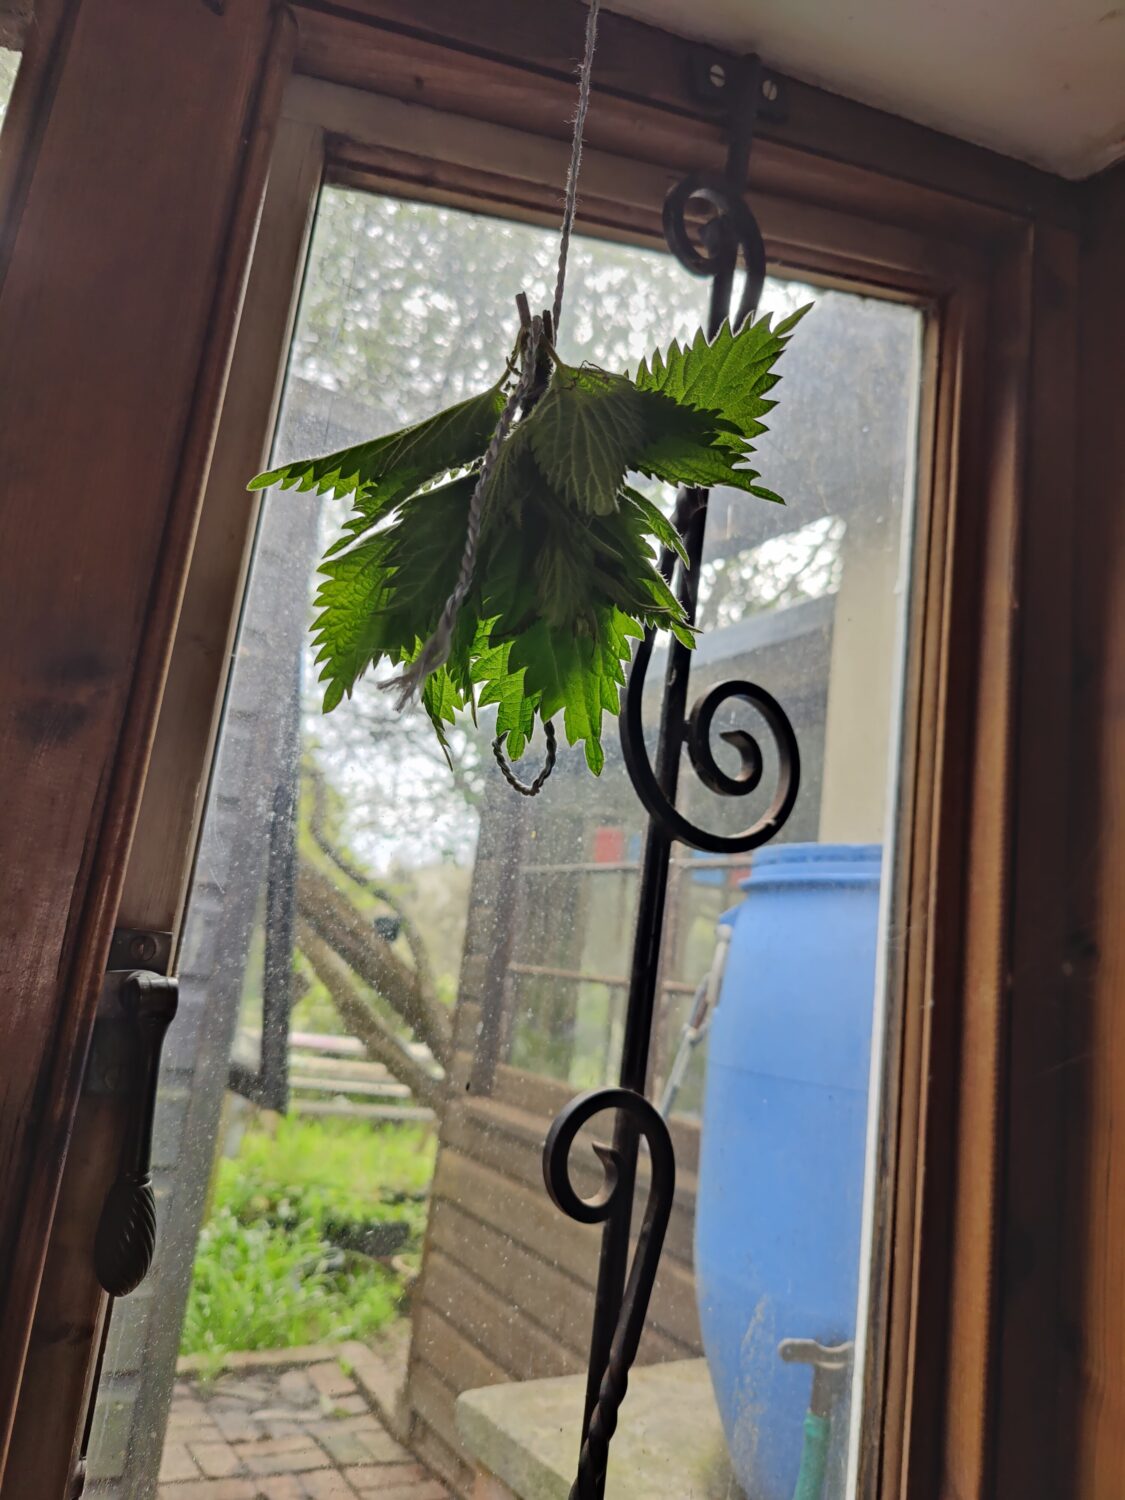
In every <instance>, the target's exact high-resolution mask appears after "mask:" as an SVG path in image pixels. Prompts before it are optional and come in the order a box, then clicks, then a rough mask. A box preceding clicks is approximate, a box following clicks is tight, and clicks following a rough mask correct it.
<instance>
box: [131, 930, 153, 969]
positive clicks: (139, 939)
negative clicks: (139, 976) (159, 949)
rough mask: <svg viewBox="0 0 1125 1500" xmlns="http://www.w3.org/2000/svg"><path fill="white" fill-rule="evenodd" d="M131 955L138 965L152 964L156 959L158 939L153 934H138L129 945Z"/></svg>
mask: <svg viewBox="0 0 1125 1500" xmlns="http://www.w3.org/2000/svg"><path fill="white" fill-rule="evenodd" d="M129 954H130V956H131V957H132V958H135V959H136V960H137V962H138V963H145V964H147V963H151V962H152V960H153V959H154V958H155V957H156V939H155V938H154V937H153V936H152V934H151V933H148V932H142V933H138V935H137V936H136V937H135V938H134V939H133V940H132V942H131V943H130V944H129Z"/></svg>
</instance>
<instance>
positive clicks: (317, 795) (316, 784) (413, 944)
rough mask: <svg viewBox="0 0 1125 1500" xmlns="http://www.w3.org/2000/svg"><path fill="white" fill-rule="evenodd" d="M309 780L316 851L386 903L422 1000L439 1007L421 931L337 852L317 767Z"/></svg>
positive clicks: (394, 900)
mask: <svg viewBox="0 0 1125 1500" xmlns="http://www.w3.org/2000/svg"><path fill="white" fill-rule="evenodd" d="M306 770H307V774H308V776H309V779H310V780H311V781H312V787H313V797H312V807H311V809H310V811H309V831H310V832H311V834H312V836H313V838H314V839H315V841H316V844H317V847H318V848H319V849H320V851H321V853H322V854H325V855H327V856H328V858H329V859H330V860H331V861H332V863H333V864H334V865H335V866H336V868H337V869H338V870H339V871H340V873H341V874H343V875H346V876H347V877H348V879H349V880H352V881H354V882H355V884H356V885H358V886H359V887H360V888H361V889H362V890H364V891H365V892H366V893H367V894H368V895H370V896H374V897H375V898H376V899H377V900H379V901H382V902H384V903H385V904H386V905H387V906H389V907H390V908H391V910H392V911H393V912H394V914H395V916H396V917H397V918H398V920H399V926H400V928H401V931H402V935H403V937H405V939H406V943H407V946H408V947H409V949H410V956H411V957H412V958H413V960H414V972H415V975H416V979H417V986H418V989H419V991H420V993H421V995H422V997H423V998H424V999H425V1000H426V1001H427V1002H429V1003H432V1004H436V1003H437V993H436V991H435V989H434V976H433V969H432V968H431V966H430V956H429V954H428V953H427V951H426V944H425V942H424V940H423V938H422V934H421V933H420V932H419V931H418V928H417V927H416V926H415V924H414V922H413V920H412V919H411V917H410V914H409V912H407V911H406V910H405V908H404V907H403V905H402V902H401V901H399V900H398V899H397V898H396V897H395V896H394V895H392V893H391V892H390V891H389V890H387V889H386V887H385V886H381V885H378V884H376V883H375V882H374V881H373V880H372V879H371V878H370V876H369V875H368V874H367V872H366V871H365V870H363V869H362V868H361V867H360V866H359V865H357V864H354V863H353V861H352V859H351V857H350V856H349V855H346V854H345V853H344V852H343V851H342V850H341V849H338V848H337V847H336V845H335V844H334V843H333V842H332V840H331V838H330V837H329V835H328V826H327V807H326V802H327V788H326V787H325V784H324V777H323V776H322V775H321V773H320V772H319V771H318V770H317V769H316V768H315V767H314V766H311V765H310V766H308V767H306Z"/></svg>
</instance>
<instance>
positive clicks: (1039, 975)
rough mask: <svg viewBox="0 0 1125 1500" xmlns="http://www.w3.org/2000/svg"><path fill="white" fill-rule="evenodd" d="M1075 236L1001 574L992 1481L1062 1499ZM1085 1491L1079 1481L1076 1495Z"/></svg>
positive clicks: (1033, 377)
mask: <svg viewBox="0 0 1125 1500" xmlns="http://www.w3.org/2000/svg"><path fill="white" fill-rule="evenodd" d="M1078 248H1079V247H1078V241H1077V237H1076V236H1074V235H1071V234H1067V233H1063V232H1061V231H1059V230H1057V229H1055V228H1053V227H1052V226H1049V225H1039V226H1037V227H1036V229H1035V233H1034V240H1033V257H1032V266H1031V286H1030V295H1031V299H1032V304H1033V319H1034V325H1033V326H1034V337H1033V341H1032V347H1031V355H1030V361H1029V364H1028V366H1027V397H1026V400H1027V418H1026V429H1025V433H1024V438H1023V444H1022V451H1021V453H1020V455H1019V461H1020V463H1021V465H1022V471H1023V496H1024V503H1023V507H1022V512H1021V514H1020V518H1019V532H1018V538H1017V551H1016V555H1015V568H1014V570H1013V576H1012V580H1011V584H1010V585H1009V587H1010V589H1011V593H1012V604H1011V607H1012V610H1013V615H1014V619H1015V622H1016V629H1015V640H1014V648H1015V649H1014V655H1013V680H1012V685H1013V694H1014V697H1013V721H1012V750H1013V758H1012V769H1011V778H1012V780H1011V793H1010V794H1011V798H1012V816H1011V832H1010V841H1009V844H1008V849H1007V868H1008V871H1009V880H1010V897H1009V899H1010V908H1009V916H1008V921H1007V942H1008V960H1007V972H1006V974H1005V975H1004V979H1005V982H1006V989H1007V993H1006V995H1005V1000H1004V1004H1005V1008H1006V1011H1007V1016H1006V1029H1005V1037H1004V1041H1005V1053H1004V1055H1003V1059H1002V1067H1003V1069H1004V1095H1003V1100H1002V1114H1001V1128H1000V1150H1001V1164H1002V1173H1003V1177H1002V1193H1003V1196H1002V1199H1001V1205H1000V1207H1001V1220H1002V1221H1001V1224H1000V1226H999V1231H998V1235H999V1237H998V1244H997V1265H996V1270H997V1289H996V1290H997V1301H996V1318H997V1324H998V1326H997V1347H996V1358H997V1367H996V1370H995V1373H994V1380H995V1382H996V1387H995V1391H996V1393H995V1414H994V1415H995V1422H996V1431H995V1433H994V1434H993V1435H992V1436H993V1440H994V1444H995V1448H994V1460H993V1464H994V1468H993V1473H992V1475H991V1484H990V1491H989V1492H990V1494H992V1495H994V1496H995V1497H996V1500H1018V1497H1021V1496H1025V1495H1028V1494H1032V1493H1034V1494H1036V1495H1040V1496H1042V1497H1043V1500H1070V1497H1071V1496H1073V1495H1074V1494H1075V1493H1076V1492H1075V1491H1074V1490H1073V1489H1072V1488H1071V1485H1070V1481H1069V1478H1068V1476H1067V1474H1066V1472H1065V1467H1066V1464H1065V1454H1064V1453H1063V1452H1062V1448H1061V1445H1060V1441H1059V1439H1060V1434H1059V1373H1060V1363H1061V1358H1062V1344H1061V1333H1062V1324H1061V1317H1060V1313H1061V1306H1060V1298H1061V1294H1062V1285H1061V1280H1060V1276H1061V1250H1062V1238H1063V1221H1062V1214H1061V1211H1060V1210H1061V1206H1062V1203H1063V1201H1064V1197H1065V1182H1066V1139H1067V1134H1068V1121H1067V1114H1066V1090H1067V1085H1068V1077H1067V1074H1068V1069H1069V1066H1070V1058H1069V1055H1068V1039H1067V1029H1068V1026H1067V1021H1068V1018H1067V994H1066V983H1065V966H1066V961H1067V901H1066V896H1065V891H1066V874H1065V872H1066V863H1067V853H1068V840H1069V817H1070V811H1071V808H1070V803H1071V796H1072V794H1073V791H1074V790H1075V784H1074V782H1073V780H1072V772H1073V768H1072V756H1073V753H1074V750H1075V748H1076V747H1075V746H1074V745H1073V744H1072V741H1071V714H1070V706H1071V693H1072V674H1073V611H1074V546H1075V537H1076V529H1077V528H1076V525H1075V521H1076V516H1077V514H1078V507H1077V505H1076V503H1075V502H1076V499H1077V488H1076V483H1075V463H1076V458H1077V421H1078V400H1077V387H1078V360H1077V335H1078V327H1077V319H1078ZM1080 1493H1083V1495H1085V1492H1080Z"/></svg>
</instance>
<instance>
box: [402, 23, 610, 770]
mask: <svg viewBox="0 0 1125 1500" xmlns="http://www.w3.org/2000/svg"><path fill="white" fill-rule="evenodd" d="M600 9H601V0H590V13H589V15H588V17H587V19H586V48H585V53H584V55H583V58H582V66H581V68H580V69H579V75H578V108H577V110H576V111H575V115H574V135H573V137H572V139H571V146H570V166H569V168H568V170H567V174H566V197H565V202H564V206H563V218H562V229H561V232H560V234H559V266H558V273H557V275H556V277H555V301H554V308H553V310H552V313H551V338H552V340H557V339H558V336H559V319H560V317H561V316H562V305H563V291H564V289H565V287H566V264H567V258H568V256H569V254H570V236H571V232H572V231H573V229H574V216H575V213H576V211H577V208H578V173H579V169H580V168H581V165H582V136H583V132H584V131H585V128H586V114H587V111H588V110H589V108H590V77H591V74H592V73H593V68H594V47H595V43H596V41H597V35H598V12H599V11H600ZM544 316H545V315H544ZM542 338H543V318H541V317H535V318H532V320H531V324H530V327H529V329H528V332H527V336H526V338H525V339H524V340H523V368H522V370H521V372H520V378H519V381H518V382H517V384H516V386H515V388H514V389H513V391H512V392H511V394H510V395H509V397H508V399H507V401H506V402H505V403H504V410H503V411H502V412H501V413H500V418H499V420H498V421H497V423H496V430H495V432H493V434H492V440H491V441H490V443H489V445H488V449H487V451H486V452H485V455H484V459H483V460H482V462H481V466H480V472H479V474H478V475H477V482H476V485H475V487H474V489H473V496H472V499H471V500H470V501H469V516H468V524H467V528H466V532H465V549H464V551H463V552H462V554H461V567H460V569H459V570H458V574H457V583H456V585H455V586H454V589H453V592H452V593H451V594H450V596H449V598H448V599H447V600H446V601H445V608H444V609H443V610H442V612H441V618H440V619H439V620H438V623H437V626H436V628H435V629H434V632H433V634H432V635H431V636H430V638H429V640H428V641H427V642H426V644H425V645H424V646H423V647H422V650H421V652H420V653H419V655H418V656H417V658H416V659H415V660H414V661H413V662H412V663H411V664H410V665H409V666H408V667H406V668H405V670H404V671H403V672H402V673H400V675H399V676H398V677H392V678H391V679H390V681H389V682H382V683H380V684H379V686H380V687H383V688H387V689H391V688H395V689H397V690H398V699H397V702H396V704H395V707H396V708H397V709H399V710H400V711H401V710H402V709H404V708H405V707H406V705H407V704H408V703H409V702H410V700H411V699H412V698H413V697H414V696H415V694H416V693H417V692H418V691H419V689H420V688H421V686H422V684H423V683H424V682H425V680H426V678H427V677H428V676H429V675H430V673H431V672H434V671H436V670H437V668H438V667H440V666H443V665H444V664H445V662H446V661H448V659H449V653H450V651H451V649H452V646H453V631H454V627H455V626H456V624H457V616H458V614H459V613H460V610H461V606H462V604H464V602H465V599H466V598H467V597H468V593H469V590H470V589H471V588H472V586H473V574H474V572H475V569H476V562H477V550H478V547H479V544H480V530H481V520H482V517H483V515H484V502H485V499H486V498H487V494H488V486H489V483H490V481H491V479H492V474H493V471H494V469H495V467H496V460H497V459H498V458H499V456H500V450H501V448H502V447H503V446H504V443H505V441H506V439H507V437H508V433H509V432H510V431H511V428H512V423H513V422H514V421H515V419H516V415H517V413H518V412H519V409H520V407H521V406H522V404H523V402H524V401H525V400H526V398H527V396H528V394H529V392H530V390H531V387H532V383H533V382H534V380H535V373H536V366H537V362H538V354H539V345H540V342H541V341H542ZM549 760H550V761H551V763H552V764H553V760H554V757H553V756H549ZM547 774H548V775H549V774H550V769H548V771H547ZM544 779H545V778H544ZM540 784H541V783H540ZM536 790H538V786H536Z"/></svg>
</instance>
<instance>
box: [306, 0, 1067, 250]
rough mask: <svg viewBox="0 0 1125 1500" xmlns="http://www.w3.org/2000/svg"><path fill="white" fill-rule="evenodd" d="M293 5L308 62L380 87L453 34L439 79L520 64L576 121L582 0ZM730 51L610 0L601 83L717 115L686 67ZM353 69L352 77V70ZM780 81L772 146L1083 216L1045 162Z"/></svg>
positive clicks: (663, 108) (547, 99) (453, 81)
mask: <svg viewBox="0 0 1125 1500" xmlns="http://www.w3.org/2000/svg"><path fill="white" fill-rule="evenodd" d="M298 14H299V19H300V24H301V31H302V51H301V66H302V67H303V68H305V69H306V70H307V71H309V72H313V73H317V74H318V75H319V76H322V77H340V79H341V81H344V82H353V83H362V84H363V85H364V86H366V87H372V86H381V84H380V85H376V84H375V82H374V79H373V76H372V72H371V69H372V68H376V69H378V68H380V66H381V65H380V63H379V61H378V59H377V58H376V57H375V56H374V54H375V53H376V51H378V50H382V51H383V52H384V53H385V54H387V55H388V56H390V57H394V56H396V55H405V54H407V53H408V52H409V51H410V49H414V52H413V55H414V56H415V58H421V57H422V56H424V55H425V49H426V48H427V47H433V46H435V45H436V46H437V47H438V48H440V49H441V50H444V51H446V52H447V53H448V52H449V51H450V50H451V47H452V49H454V50H455V51H458V52H460V59H459V60H453V59H451V60H450V61H449V62H448V63H447V64H446V65H445V66H444V67H443V68H442V77H443V80H444V82H443V85H442V86H443V87H445V88H448V89H450V90H456V91H458V92H459V93H460V95H461V97H462V99H465V98H466V94H467V91H468V90H470V89H471V81H470V80H471V78H472V75H473V73H474V72H475V71H480V72H482V73H483V72H485V71H491V76H492V79H493V84H494V86H496V87H500V88H501V89H503V88H504V85H503V83H502V79H503V76H504V74H503V70H504V69H505V68H506V67H507V68H510V67H511V66H512V65H513V64H514V65H515V67H516V68H517V69H518V70H519V71H521V72H522V73H523V74H524V75H525V79H526V82H525V83H524V85H523V87H522V90H514V89H513V103H515V99H516V94H517V93H522V95H523V99H522V104H523V107H524V108H525V110H526V109H527V108H528V107H530V108H533V109H534V108H535V107H536V106H537V103H538V102H539V101H542V102H543V103H545V104H548V107H551V108H554V112H555V115H556V118H557V120H558V126H557V133H558V134H559V135H560V136H565V135H566V134H567V133H568V130H567V124H566V122H567V121H568V120H569V113H568V112H564V113H563V114H562V115H559V114H558V111H557V108H555V107H554V105H553V100H554V99H555V98H559V97H562V96H563V95H565V97H566V99H567V111H569V108H570V104H571V100H570V96H571V94H572V92H573V80H574V74H575V70H576V68H577V63H578V58H579V56H580V52H581V38H582V31H583V26H584V8H583V6H582V5H581V4H580V3H579V0H556V3H552V4H551V5H537V6H528V5H527V4H526V3H525V0H476V3H474V4H472V5H468V6H467V5H464V4H463V3H460V0H428V3H427V4H426V5H425V6H418V5H417V4H415V3H413V0H346V3H342V4H341V3H339V0H332V3H331V4H327V3H324V4H322V3H320V0H301V3H300V5H299V10H298ZM349 28H350V36H351V38H352V39H353V40H354V41H356V42H358V41H360V39H361V38H364V37H366V38H367V41H366V45H365V48H364V53H365V55H363V56H355V55H354V54H353V55H352V56H351V57H350V58H349V52H350V51H351V48H350V47H349V45H348V41H347V37H348V35H349ZM723 56H724V54H722V53H721V52H720V51H719V49H717V48H713V47H710V46H703V45H701V44H698V43H692V42H688V41H685V40H683V39H682V38H679V37H673V36H671V35H670V34H669V33H667V32H664V31H661V30H659V29H658V28H656V27H652V26H648V25H645V24H643V23H642V22H638V21H634V20H631V19H629V18H628V17H625V16H618V15H614V14H612V13H607V14H606V15H605V16H603V18H602V22H601V25H600V27H599V38H598V56H597V60H596V66H595V74H594V83H595V89H596V91H597V92H598V93H600V94H602V95H604V96H608V97H612V98H615V99H619V100H621V101H623V102H625V103H628V104H630V105H634V106H635V105H637V104H640V103H644V104H645V105H649V106H652V107H654V108H655V109H658V110H659V111H660V112H661V113H663V114H664V115H666V116H668V117H672V118H675V117H679V118H680V120H681V121H685V120H691V121H696V122H699V121H704V120H708V119H713V118H714V107H713V106H712V105H711V104H710V103H709V102H707V103H700V101H699V98H698V96H697V95H696V93H695V91H694V89H693V87H692V84H691V70H692V65H693V62H696V61H697V60H698V59H701V58H705V59H707V60H708V61H710V60H712V59H714V58H722V57H723ZM727 60H728V61H730V60H731V59H730V58H729V56H728V59H727ZM766 61H767V64H768V61H769V59H768V58H767V59H766ZM383 66H384V68H385V65H383ZM391 67H392V68H393V69H394V65H393V64H391ZM344 71H346V73H347V75H348V76H343V73H344ZM394 71H396V72H397V74H398V87H397V88H391V89H390V90H388V92H392V93H397V92H400V91H401V90H402V89H403V88H404V87H405V88H407V89H410V90H412V91H413V92H414V94H415V96H417V95H420V94H424V93H426V92H433V90H434V89H435V86H436V81H435V80H434V79H432V78H430V77H428V76H427V74H426V72H425V70H424V68H423V69H419V68H417V67H416V68H415V69H414V70H413V71H411V70H408V69H394ZM458 73H459V74H460V75H461V80H462V81H461V82H460V83H458V81H457V78H456V76H455V75H456V74H458ZM779 76H780V75H779ZM782 84H783V87H784V89H785V116H784V118H783V119H782V120H779V121H777V122H773V121H763V122H762V123H761V125H760V127H759V132H758V133H759V137H760V140H761V142H762V144H763V145H769V146H772V145H774V144H777V145H779V146H786V147H789V148H793V149H795V150H797V151H799V152H802V153H810V154H813V155H816V156H818V157H821V158H823V159H825V160H826V161H829V162H831V163H833V164H845V163H846V164H849V165H851V166H855V167H859V168H863V169H865V170H868V171H871V172H873V173H876V174H878V175H879V176H880V177H882V178H884V179H887V180H891V179H893V180H897V181H900V182H903V183H914V184H919V185H925V186H926V187H927V188H928V189H937V190H938V191H941V192H943V193H947V194H948V195H949V196H950V197H956V198H960V199H962V200H964V201H966V202H969V203H972V204H975V205H978V206H979V207H980V208H981V209H982V210H989V211H991V210H993V209H995V208H1001V209H1003V210H1005V211H1010V212H1013V213H1015V214H1017V215H1019V216H1020V217H1023V216H1025V215H1027V214H1030V213H1037V214H1039V215H1041V216H1045V217H1048V218H1052V219H1057V220H1058V221H1059V222H1062V223H1068V224H1070V225H1072V226H1073V225H1076V224H1077V216H1078V204H1077V198H1078V195H1077V193H1076V192H1075V191H1073V190H1072V189H1071V187H1070V185H1068V184H1066V183H1064V182H1062V181H1060V179H1058V178H1056V177H1053V176H1051V175H1050V174H1049V173H1045V172H1039V171H1036V170H1035V169H1034V168H1029V167H1024V166H1022V165H1020V164H1017V163H1014V162H1011V161H1008V160H1006V159H1005V158H1003V157H1001V156H998V155H996V154H995V153H993V152H990V151H987V150H984V149H982V148H980V147H977V146H970V145H967V144H966V143H965V142H962V141H957V140H954V139H952V138H951V137H949V136H944V135H941V134H940V133H938V132H935V131H931V130H927V129H925V128H923V127H921V126H917V125H913V124H911V123H909V122H908V121H905V120H902V119H898V118H895V117H893V116H890V115H887V114H885V113H883V112H882V111H880V110H877V109H872V108H870V107H869V106H866V105H862V104H857V103H855V102H853V101H851V100H848V99H844V98H842V97H841V96H839V95H837V94H831V93H828V92H827V91H825V90H823V89H818V88H815V87H812V86H810V85H808V84H805V83H801V82H799V81H798V80H795V79H783V80H782ZM447 102H448V101H447ZM468 102H469V103H470V108H469V109H467V110H466V112H467V113H474V112H476V110H477V109H479V107H480V102H479V101H478V102H477V104H476V106H475V107H473V102H472V100H471V99H469V101H468ZM489 107H490V108H493V107H495V101H494V100H492V99H490V100H489ZM528 123H530V122H528ZM681 134H682V135H683V136H696V137H697V136H698V131H697V130H681ZM591 139H593V137H591Z"/></svg>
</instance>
